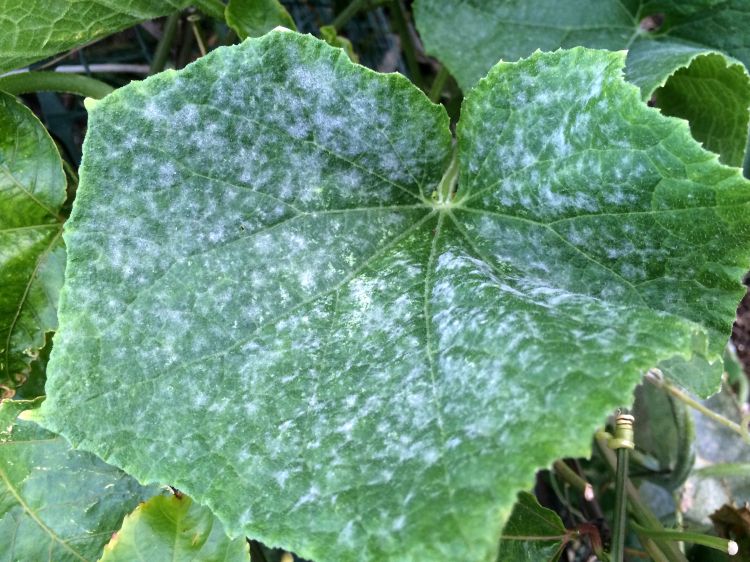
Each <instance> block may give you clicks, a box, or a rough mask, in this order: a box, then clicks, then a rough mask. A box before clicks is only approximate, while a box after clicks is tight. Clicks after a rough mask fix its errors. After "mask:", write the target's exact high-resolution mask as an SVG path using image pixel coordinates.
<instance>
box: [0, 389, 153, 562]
mask: <svg viewBox="0 0 750 562" xmlns="http://www.w3.org/2000/svg"><path fill="white" fill-rule="evenodd" d="M38 405H39V401H38V400H37V401H13V400H5V401H3V402H2V403H0V553H2V555H3V558H4V559H7V560H54V561H55V562H58V561H60V562H68V561H75V562H81V561H87V560H91V561H93V560H97V559H98V557H99V555H100V554H101V551H102V548H103V546H104V545H105V544H106V542H107V541H108V540H109V538H110V536H111V534H112V533H113V532H114V531H116V530H117V529H118V528H119V526H120V522H121V521H122V518H123V517H124V516H125V514H126V513H128V511H130V510H131V509H133V507H135V505H136V504H137V503H138V502H139V501H142V500H143V499H145V498H146V497H148V496H150V495H152V494H153V493H154V492H155V490H154V489H153V488H144V487H142V486H140V485H139V484H138V483H137V482H136V481H135V480H133V479H132V478H130V477H129V476H128V475H126V474H124V473H122V472H121V471H119V470H117V469H116V468H114V467H112V466H108V465H106V464H104V463H103V462H102V461H100V460H99V459H98V458H96V457H95V456H94V455H92V454H91V453H86V452H83V451H74V450H72V449H71V448H70V445H69V444H68V443H67V442H66V441H65V439H63V438H62V437H60V436H57V435H54V434H53V433H50V432H49V431H46V430H44V429H42V428H40V427H39V426H37V425H36V424H35V423H33V422H30V421H24V420H21V419H16V417H17V416H18V414H20V413H21V412H22V411H24V410H27V409H29V408H36V407H37V406H38Z"/></svg>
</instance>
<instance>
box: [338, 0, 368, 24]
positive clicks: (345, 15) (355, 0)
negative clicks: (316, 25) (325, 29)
mask: <svg viewBox="0 0 750 562" xmlns="http://www.w3.org/2000/svg"><path fill="white" fill-rule="evenodd" d="M367 3H368V0H352V1H351V2H349V5H348V6H347V7H346V8H344V9H343V10H342V11H341V13H340V14H339V15H338V16H336V18H335V19H334V20H333V22H332V23H331V25H332V26H333V27H335V28H336V31H337V32H338V31H341V29H342V28H343V27H344V26H345V25H346V24H347V23H349V20H350V19H352V18H353V17H354V16H355V15H357V13H358V12H359V11H360V10H362V9H363V8H364V7H365V5H366V4H367Z"/></svg>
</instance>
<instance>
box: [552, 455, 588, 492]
mask: <svg viewBox="0 0 750 562" xmlns="http://www.w3.org/2000/svg"><path fill="white" fill-rule="evenodd" d="M553 466H554V468H555V472H556V473H557V474H558V475H559V476H560V478H562V479H563V480H565V482H567V483H568V484H570V485H571V486H573V488H575V489H576V490H578V491H579V492H581V493H582V494H583V499H585V500H586V501H588V502H590V501H594V497H595V496H594V487H593V486H592V485H591V484H589V483H588V482H586V480H584V479H583V478H581V477H580V476H579V475H578V473H576V471H575V470H573V469H572V468H570V467H569V466H568V463H566V462H565V461H564V460H556V461H555V464H554V465H553Z"/></svg>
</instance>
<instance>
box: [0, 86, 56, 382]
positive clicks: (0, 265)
mask: <svg viewBox="0 0 750 562" xmlns="http://www.w3.org/2000/svg"><path fill="white" fill-rule="evenodd" d="M64 200H65V175H64V174H63V170H62V162H61V160H60V155H59V153H58V152H57V147H56V146H55V143H54V142H53V141H52V139H51V138H50V136H49V134H48V133H47V131H46V130H45V128H44V126H43V125H42V124H41V123H40V122H39V120H38V119H37V118H36V117H35V116H34V114H33V113H32V112H31V111H30V110H29V109H28V108H26V107H25V106H24V105H22V104H21V103H19V102H17V101H16V100H15V99H14V98H13V97H12V96H9V95H7V94H4V93H2V92H0V282H1V283H2V287H3V290H2V292H0V389H3V388H4V389H6V390H5V393H7V394H12V392H13V389H14V388H15V387H16V386H18V385H19V384H22V383H23V381H24V380H26V378H27V376H28V371H29V363H30V362H31V360H32V358H33V357H35V356H36V354H37V352H38V350H39V349H41V348H42V347H44V343H45V333H46V332H50V331H53V330H54V329H55V328H56V327H57V296H58V293H59V290H60V287H62V283H63V274H64V271H65V247H64V246H63V243H62V238H61V233H62V222H61V218H60V216H59V212H60V207H61V206H62V204H63V202H64ZM2 394H3V393H2V392H0V395H2Z"/></svg>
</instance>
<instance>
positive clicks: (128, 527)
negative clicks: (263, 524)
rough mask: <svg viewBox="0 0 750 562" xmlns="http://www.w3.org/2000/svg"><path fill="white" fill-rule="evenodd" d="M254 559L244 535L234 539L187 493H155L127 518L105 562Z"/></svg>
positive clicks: (107, 549)
mask: <svg viewBox="0 0 750 562" xmlns="http://www.w3.org/2000/svg"><path fill="white" fill-rule="evenodd" d="M132 560H179V561H180V562H188V561H190V562H243V561H245V562H250V550H249V548H248V544H247V541H246V540H245V538H244V537H240V538H238V539H234V540H231V539H229V538H228V537H227V536H226V534H225V533H224V529H223V528H222V526H221V523H219V522H218V521H217V520H216V518H215V517H214V516H213V514H212V513H211V511H210V510H209V509H208V508H206V507H203V506H201V505H199V504H197V503H195V502H193V500H191V499H190V498H189V497H187V496H183V495H179V496H178V495H170V496H154V497H153V498H151V499H150V500H148V501H147V502H146V503H144V504H141V505H139V506H138V507H137V508H136V509H135V511H134V512H133V513H131V514H130V515H128V516H127V517H126V518H125V521H123V524H122V529H120V531H119V532H118V533H117V535H115V536H114V537H113V538H112V541H111V542H110V543H109V544H108V545H107V546H105V547H104V555H103V556H102V558H101V562H131V561H132Z"/></svg>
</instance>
